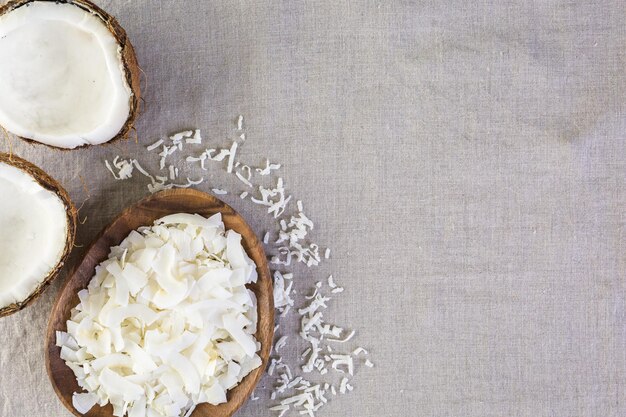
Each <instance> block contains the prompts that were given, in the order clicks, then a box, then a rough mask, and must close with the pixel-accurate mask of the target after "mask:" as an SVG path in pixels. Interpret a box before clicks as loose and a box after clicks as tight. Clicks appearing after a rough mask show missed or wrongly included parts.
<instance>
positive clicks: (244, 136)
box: [239, 133, 246, 142]
mask: <svg viewBox="0 0 626 417" xmlns="http://www.w3.org/2000/svg"><path fill="white" fill-rule="evenodd" d="M239 139H241V141H242V142H245V141H246V134H245V133H242V134H241V135H239Z"/></svg>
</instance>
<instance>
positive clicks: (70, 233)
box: [0, 153, 78, 317]
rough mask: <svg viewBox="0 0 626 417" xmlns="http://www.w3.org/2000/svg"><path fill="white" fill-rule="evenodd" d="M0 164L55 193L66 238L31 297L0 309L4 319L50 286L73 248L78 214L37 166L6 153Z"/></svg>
mask: <svg viewBox="0 0 626 417" xmlns="http://www.w3.org/2000/svg"><path fill="white" fill-rule="evenodd" d="M0 163H4V164H7V165H11V166H14V167H16V168H18V169H20V170H22V171H24V172H26V173H27V174H28V175H30V176H31V177H33V178H34V179H35V181H37V182H38V183H39V184H40V185H41V186H42V187H43V188H45V189H46V190H50V191H52V192H53V193H55V194H56V195H57V196H59V198H60V199H61V201H62V202H63V204H64V205H65V209H66V212H67V238H66V240H65V248H64V249H63V254H62V255H61V258H60V259H59V262H58V263H57V265H56V266H55V267H54V268H53V269H52V270H51V271H50V272H49V273H48V275H47V276H46V277H45V278H44V279H43V281H42V282H41V283H40V284H39V286H38V287H37V288H36V289H35V291H33V292H32V293H31V295H29V296H28V297H27V298H26V299H25V300H23V301H20V302H19V303H13V304H10V305H8V306H6V307H2V308H0V317H4V316H8V315H10V314H13V313H15V312H17V311H20V310H22V309H23V308H24V307H26V306H27V305H29V304H30V303H32V302H33V301H34V300H35V299H36V298H37V297H39V296H40V295H41V293H42V292H43V291H44V290H45V289H46V288H47V287H48V285H50V283H51V282H52V281H53V280H54V278H56V277H57V275H58V273H59V271H60V270H61V268H63V265H64V264H65V261H66V259H67V257H68V255H69V254H70V252H71V250H72V248H73V246H74V238H75V237H76V219H77V217H78V212H77V211H76V207H74V204H73V203H72V200H70V196H69V195H68V194H67V191H65V189H64V188H63V187H62V186H61V184H59V183H58V182H57V181H56V180H55V179H54V178H52V177H51V176H50V175H48V174H47V173H46V172H45V171H43V170H42V169H41V168H39V167H38V166H36V165H33V164H31V163H30V162H28V161H26V160H24V159H22V158H19V157H17V156H15V155H9V154H6V153H0Z"/></svg>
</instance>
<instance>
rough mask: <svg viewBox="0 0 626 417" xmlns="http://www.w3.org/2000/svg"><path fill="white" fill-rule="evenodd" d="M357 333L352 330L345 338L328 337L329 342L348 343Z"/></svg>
mask: <svg viewBox="0 0 626 417" xmlns="http://www.w3.org/2000/svg"><path fill="white" fill-rule="evenodd" d="M355 334H356V331H354V330H352V331H351V332H350V334H349V335H348V336H346V338H345V339H328V341H329V342H338V343H346V342H347V341H349V340H350V339H352V338H353V337H354V335H355Z"/></svg>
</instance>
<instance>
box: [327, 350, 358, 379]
mask: <svg viewBox="0 0 626 417" xmlns="http://www.w3.org/2000/svg"><path fill="white" fill-rule="evenodd" d="M330 357H331V359H332V360H333V363H332V367H333V369H336V370H338V371H341V369H339V367H340V366H345V367H346V368H347V370H348V373H349V374H350V375H354V361H353V360H352V356H350V355H334V354H333V355H330ZM342 372H343V371H342Z"/></svg>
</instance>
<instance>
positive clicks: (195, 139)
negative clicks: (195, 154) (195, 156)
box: [185, 129, 202, 145]
mask: <svg viewBox="0 0 626 417" xmlns="http://www.w3.org/2000/svg"><path fill="white" fill-rule="evenodd" d="M185 143H189V144H195V145H198V144H200V143H202V135H201V134H200V129H196V130H194V132H193V137H191V138H187V139H185Z"/></svg>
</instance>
